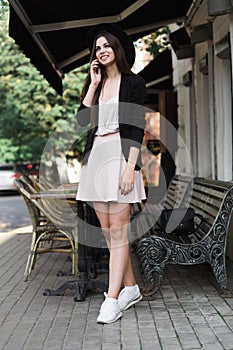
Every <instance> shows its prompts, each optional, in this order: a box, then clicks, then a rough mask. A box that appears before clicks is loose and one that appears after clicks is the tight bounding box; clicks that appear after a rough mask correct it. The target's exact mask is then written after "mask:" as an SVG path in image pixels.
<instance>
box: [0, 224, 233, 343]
mask: <svg viewBox="0 0 233 350" xmlns="http://www.w3.org/2000/svg"><path fill="white" fill-rule="evenodd" d="M23 232H27V233H23ZM28 232H30V227H28V228H25V230H23V229H21V230H19V231H17V230H16V231H13V232H6V233H1V234H0V276H1V277H0V278H1V288H0V325H1V326H0V350H21V349H22V350H81V349H82V350H120V349H123V350H139V349H143V350H157V349H158V350H180V349H182V350H186V349H187V350H201V349H205V350H222V349H227V350H233V298H222V297H221V296H220V294H219V291H218V289H217V288H216V284H215V280H214V277H213V275H212V273H211V270H210V268H209V267H208V266H207V265H200V266H190V267H188V266H171V265H170V266H168V267H167V269H166V278H165V281H164V284H163V285H162V287H161V290H160V292H159V293H157V294H156V295H155V296H154V298H153V300H151V301H141V302H139V303H138V304H137V305H136V306H134V307H132V308H130V309H129V310H127V311H125V312H124V314H123V317H122V319H121V320H120V321H117V322H115V323H113V324H110V325H104V326H103V325H99V324H97V323H96V318H97V315H98V311H99V307H100V305H101V302H102V300H103V294H102V292H100V291H98V290H95V291H91V292H89V293H88V295H87V298H86V300H85V301H82V302H75V301H74V300H73V296H74V291H72V290H70V291H69V290H68V291H66V292H65V294H64V295H63V296H43V291H44V289H45V288H57V287H59V286H60V285H61V284H62V283H63V282H65V281H68V280H73V279H74V278H73V277H67V276H60V277H57V276H56V272H57V271H59V270H68V269H69V267H70V266H69V264H70V263H69V261H67V259H66V255H65V254H57V253H56V254H51V253H50V254H42V255H41V256H40V257H39V259H38V260H37V264H36V267H35V269H34V270H33V271H32V274H31V276H30V277H29V280H28V281H27V282H23V280H22V278H23V272H24V268H25V264H26V259H27V254H28V251H29V246H30V239H31V236H30V233H28ZM133 264H134V269H135V272H136V276H137V280H138V282H139V283H140V282H141V276H140V273H139V268H138V264H137V259H136V257H135V256H134V255H133ZM232 267H233V263H232V262H229V266H228V271H229V279H230V286H232V285H233V282H232V281H233V269H232ZM99 276H100V277H101V278H103V279H105V278H107V274H106V272H100V273H99Z"/></svg>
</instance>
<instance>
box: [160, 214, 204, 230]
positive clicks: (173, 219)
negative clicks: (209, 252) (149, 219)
mask: <svg viewBox="0 0 233 350" xmlns="http://www.w3.org/2000/svg"><path fill="white" fill-rule="evenodd" d="M195 216H199V217H200V219H201V221H200V223H199V224H198V226H196V227H195V221H194V217H195ZM202 221H203V217H202V215H200V214H196V213H195V211H194V209H193V208H173V209H164V210H163V211H162V213H161V217H160V222H159V226H160V228H161V229H162V230H163V231H164V232H165V233H178V234H191V233H193V232H194V231H195V230H196V229H197V228H198V227H199V226H200V225H201V223H202Z"/></svg>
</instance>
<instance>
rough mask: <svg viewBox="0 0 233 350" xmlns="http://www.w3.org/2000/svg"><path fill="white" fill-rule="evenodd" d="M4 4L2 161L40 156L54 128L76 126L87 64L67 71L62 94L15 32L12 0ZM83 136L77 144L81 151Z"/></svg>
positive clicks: (0, 31) (0, 4)
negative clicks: (11, 23) (34, 62)
mask: <svg viewBox="0 0 233 350" xmlns="http://www.w3.org/2000/svg"><path fill="white" fill-rule="evenodd" d="M0 9H1V17H0V46H1V55H0V162H5V161H12V162H15V161H26V160H30V161H32V160H40V158H41V154H42V153H43V150H44V147H45V145H46V143H47V141H48V139H49V137H51V135H52V134H53V133H54V132H56V131H59V130H61V129H62V134H61V136H63V135H64V133H65V134H66V135H68V134H69V132H74V130H75V123H76V120H75V114H76V110H77V107H78V104H79V101H78V96H79V94H80V89H81V87H82V85H83V81H84V77H85V75H86V68H85V67H81V68H79V69H76V70H74V71H72V72H70V73H68V74H66V76H65V78H64V82H63V90H64V92H63V95H62V96H59V95H58V94H57V93H56V91H55V90H54V89H53V88H52V87H51V86H50V85H49V84H48V82H47V81H46V80H45V78H44V76H42V74H40V73H39V72H38V70H37V69H36V68H35V67H34V66H33V65H32V64H31V62H30V60H29V59H28V58H26V57H25V55H24V54H23V53H22V52H21V51H20V49H19V48H18V46H17V45H16V44H15V42H14V40H13V39H12V38H10V37H9V35H8V15H9V9H8V2H7V1H5V0H0ZM65 121H66V122H65ZM83 138H84V137H83ZM83 138H82V137H81V138H80V140H77V142H76V144H75V148H76V149H79V150H80V151H82V149H83ZM56 142H57V144H58V145H59V143H61V142H63V144H64V145H63V148H65V145H66V142H67V145H68V144H69V140H66V139H63V140H56ZM54 147H55V148H56V145H54ZM57 147H58V146H57Z"/></svg>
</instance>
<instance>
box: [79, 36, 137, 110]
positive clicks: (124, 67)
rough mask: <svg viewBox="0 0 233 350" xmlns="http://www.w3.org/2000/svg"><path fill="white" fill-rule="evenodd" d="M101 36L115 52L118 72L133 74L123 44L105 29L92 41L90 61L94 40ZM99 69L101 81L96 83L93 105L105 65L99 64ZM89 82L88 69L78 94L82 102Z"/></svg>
mask: <svg viewBox="0 0 233 350" xmlns="http://www.w3.org/2000/svg"><path fill="white" fill-rule="evenodd" d="M101 36H103V37H105V39H106V40H107V41H108V43H109V45H110V46H111V48H112V50H113V52H114V54H115V57H116V65H117V68H118V70H119V72H120V73H124V74H134V73H133V72H132V71H131V70H130V67H129V64H128V62H127V59H126V56H125V50H124V48H123V46H122V45H121V42H120V40H119V39H118V38H117V37H116V36H115V35H113V34H112V33H109V32H107V31H103V32H101V33H99V34H98V35H97V37H96V38H95V40H94V42H93V47H92V51H91V55H90V63H91V62H92V61H93V60H94V59H96V40H97V39H98V38H99V37H101ZM100 69H101V73H102V74H101V81H100V83H99V85H98V88H97V89H96V91H95V95H94V99H93V105H94V104H96V101H97V97H98V96H99V94H100V91H101V89H102V86H103V84H104V82H105V80H106V71H105V67H104V66H100ZM90 83H91V75H90V70H89V71H88V74H87V77H86V80H85V83H84V86H83V88H82V91H81V94H80V102H82V101H83V99H84V98H85V96H86V93H87V90H88V87H89V85H90Z"/></svg>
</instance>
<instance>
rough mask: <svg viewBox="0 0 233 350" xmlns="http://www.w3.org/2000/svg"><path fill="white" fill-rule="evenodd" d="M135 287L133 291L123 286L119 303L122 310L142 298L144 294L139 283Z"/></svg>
mask: <svg viewBox="0 0 233 350" xmlns="http://www.w3.org/2000/svg"><path fill="white" fill-rule="evenodd" d="M135 289H136V290H135ZM135 289H134V291H131V290H129V289H128V288H123V289H122V290H121V291H120V294H119V296H118V304H119V307H120V309H121V310H127V309H128V308H129V307H130V306H132V305H134V304H136V303H137V302H138V301H139V300H141V299H142V295H141V293H140V289H139V287H138V285H137V284H136V288H135Z"/></svg>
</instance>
